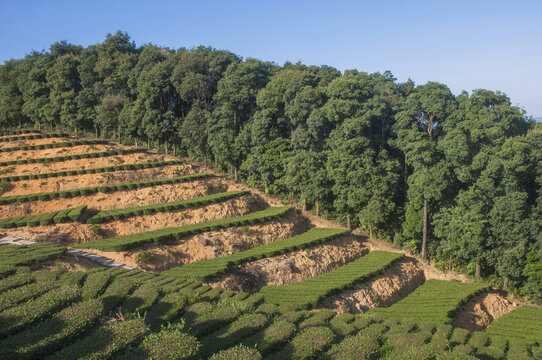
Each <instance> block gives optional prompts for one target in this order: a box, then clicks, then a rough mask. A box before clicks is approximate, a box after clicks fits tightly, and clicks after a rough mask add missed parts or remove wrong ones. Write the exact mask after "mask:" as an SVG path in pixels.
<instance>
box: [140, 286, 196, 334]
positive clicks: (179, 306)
mask: <svg viewBox="0 0 542 360" xmlns="http://www.w3.org/2000/svg"><path fill="white" fill-rule="evenodd" d="M186 303H187V298H186V296H185V295H183V294H180V293H170V294H167V295H166V296H164V297H163V298H162V299H160V300H159V301H158V302H157V303H156V304H154V305H153V306H152V307H151V308H150V310H149V311H148V312H147V315H146V316H145V323H146V324H148V325H149V327H150V328H151V329H153V330H156V329H159V328H160V326H161V325H162V324H167V323H168V322H170V321H172V320H173V319H174V318H176V317H177V316H178V315H179V313H180V312H181V311H182V310H183V308H184V307H185V305H186Z"/></svg>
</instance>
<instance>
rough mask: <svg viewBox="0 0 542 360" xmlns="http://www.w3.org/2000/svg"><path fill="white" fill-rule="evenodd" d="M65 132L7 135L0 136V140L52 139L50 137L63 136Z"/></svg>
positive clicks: (65, 135)
mask: <svg viewBox="0 0 542 360" xmlns="http://www.w3.org/2000/svg"><path fill="white" fill-rule="evenodd" d="M65 137H68V135H67V134H60V133H59V134H32V135H21V136H9V137H2V138H0V142H6V141H19V140H35V139H52V138H65Z"/></svg>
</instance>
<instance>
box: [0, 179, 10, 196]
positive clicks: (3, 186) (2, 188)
mask: <svg viewBox="0 0 542 360" xmlns="http://www.w3.org/2000/svg"><path fill="white" fill-rule="evenodd" d="M10 188H11V184H10V183H9V182H8V181H7V180H4V179H0V195H2V194H3V193H5V192H6V191H8V190H9V189H10Z"/></svg>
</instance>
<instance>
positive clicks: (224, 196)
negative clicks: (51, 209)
mask: <svg viewBox="0 0 542 360" xmlns="http://www.w3.org/2000/svg"><path fill="white" fill-rule="evenodd" d="M249 193H250V192H249V191H230V192H225V193H218V194H212V195H206V196H201V197H197V198H194V199H188V200H180V201H172V202H167V203H160V204H155V205H146V206H137V207H131V208H123V209H115V210H103V211H100V212H98V213H97V214H96V215H94V216H92V217H90V218H88V219H87V222H88V223H90V224H101V223H104V222H107V221H112V220H120V219H126V218H129V217H133V216H138V215H143V214H145V215H150V214H153V213H159V212H169V211H176V210H180V209H186V208H189V207H195V206H201V205H206V204H212V203H215V202H220V201H225V200H229V199H233V198H235V197H238V196H243V195H246V194H249Z"/></svg>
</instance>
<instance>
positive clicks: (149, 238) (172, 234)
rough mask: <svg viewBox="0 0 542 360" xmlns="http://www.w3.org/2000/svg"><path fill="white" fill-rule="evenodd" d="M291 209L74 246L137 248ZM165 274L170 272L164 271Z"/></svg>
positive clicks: (271, 216)
mask: <svg viewBox="0 0 542 360" xmlns="http://www.w3.org/2000/svg"><path fill="white" fill-rule="evenodd" d="M289 210H290V208H289V207H270V208H267V209H266V210H262V211H258V212H254V213H251V214H248V215H244V216H239V217H234V218H226V219H220V220H213V221H209V222H203V223H198V224H191V225H185V226H180V227H172V228H165V229H159V230H153V231H147V232H142V233H138V234H134V235H125V236H119V237H114V238H109V239H100V240H94V241H90V242H88V243H84V244H78V245H76V246H74V247H76V248H81V249H97V250H101V251H124V250H130V249H135V248H138V247H140V246H143V245H145V244H150V243H158V244H165V243H168V242H171V241H174V240H177V239H180V238H182V237H184V236H187V235H193V234H198V233H202V232H205V231H215V230H219V229H223V228H228V227H233V226H239V225H242V224H247V223H248V224H257V223H262V222H265V221H269V220H272V219H275V218H279V217H282V216H284V215H285V214H286V213H287V212H288V211H289ZM164 274H168V273H167V272H164Z"/></svg>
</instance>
